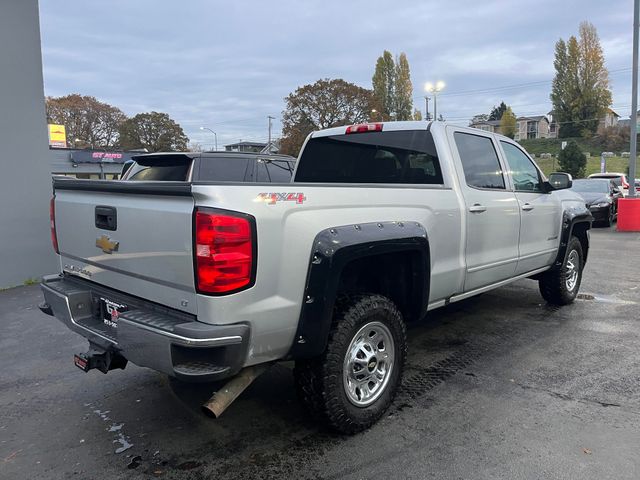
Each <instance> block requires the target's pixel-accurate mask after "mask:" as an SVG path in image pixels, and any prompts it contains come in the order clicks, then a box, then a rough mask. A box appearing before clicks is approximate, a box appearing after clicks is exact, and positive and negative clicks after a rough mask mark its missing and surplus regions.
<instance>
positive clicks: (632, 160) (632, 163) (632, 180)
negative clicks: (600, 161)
mask: <svg viewBox="0 0 640 480" xmlns="http://www.w3.org/2000/svg"><path fill="white" fill-rule="evenodd" d="M638 29H640V0H634V2H633V68H632V69H633V72H632V75H631V76H632V80H631V81H632V85H631V97H632V98H631V125H630V126H631V149H630V152H629V196H630V197H631V198H633V197H635V196H636V154H637V153H638V144H637V143H638V142H637V136H638Z"/></svg>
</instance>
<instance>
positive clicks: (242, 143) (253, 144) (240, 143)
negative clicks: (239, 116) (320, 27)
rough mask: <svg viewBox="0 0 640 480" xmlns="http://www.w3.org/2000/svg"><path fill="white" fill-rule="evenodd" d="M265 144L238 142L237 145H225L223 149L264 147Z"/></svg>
mask: <svg viewBox="0 0 640 480" xmlns="http://www.w3.org/2000/svg"><path fill="white" fill-rule="evenodd" d="M266 146H267V144H266V143H263V142H238V143H230V144H229V145H225V147H266Z"/></svg>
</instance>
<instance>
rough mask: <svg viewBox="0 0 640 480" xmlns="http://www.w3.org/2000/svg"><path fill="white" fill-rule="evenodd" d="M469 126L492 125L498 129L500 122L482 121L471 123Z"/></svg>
mask: <svg viewBox="0 0 640 480" xmlns="http://www.w3.org/2000/svg"><path fill="white" fill-rule="evenodd" d="M471 125H472V126H473V125H492V126H494V127H499V126H500V120H483V121H481V122H473V123H472V124H471Z"/></svg>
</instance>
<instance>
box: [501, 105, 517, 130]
mask: <svg viewBox="0 0 640 480" xmlns="http://www.w3.org/2000/svg"><path fill="white" fill-rule="evenodd" d="M500 133H502V135H504V136H506V137H509V138H514V137H515V136H516V116H515V115H514V114H513V110H511V107H507V109H506V110H505V111H504V113H503V114H502V118H501V119H500Z"/></svg>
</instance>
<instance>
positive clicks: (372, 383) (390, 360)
mask: <svg viewBox="0 0 640 480" xmlns="http://www.w3.org/2000/svg"><path fill="white" fill-rule="evenodd" d="M394 351H395V350H394V343H393V337H392V336H391V331H390V330H389V329H388V328H387V326H386V325H384V324H383V323H381V322H369V323H367V324H366V325H364V326H363V327H362V328H361V329H360V330H358V332H357V333H356V334H355V335H354V337H353V339H352V340H351V343H350V344H349V348H347V353H346V355H345V358H344V365H343V381H344V389H345V393H346V394H347V398H348V399H349V401H350V402H351V403H352V404H354V405H355V406H357V407H366V406H367V405H371V404H372V403H373V402H375V401H376V400H377V399H378V397H380V395H382V393H383V392H384V390H385V388H386V386H387V384H388V383H389V378H390V377H391V373H392V371H393V364H394V356H395V355H394Z"/></svg>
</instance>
